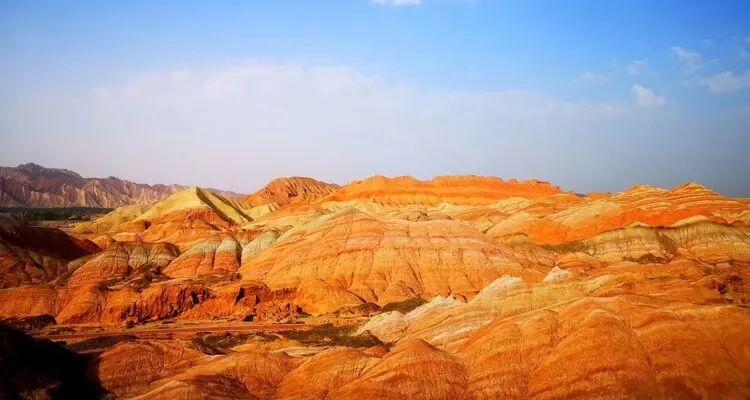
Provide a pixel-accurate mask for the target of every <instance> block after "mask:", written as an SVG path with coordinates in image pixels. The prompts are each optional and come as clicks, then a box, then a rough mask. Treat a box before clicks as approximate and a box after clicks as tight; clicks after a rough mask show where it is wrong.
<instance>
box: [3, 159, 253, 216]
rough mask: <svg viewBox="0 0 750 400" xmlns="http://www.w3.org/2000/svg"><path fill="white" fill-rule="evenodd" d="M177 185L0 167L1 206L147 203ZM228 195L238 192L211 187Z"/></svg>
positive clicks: (34, 167) (27, 167) (177, 188)
mask: <svg viewBox="0 0 750 400" xmlns="http://www.w3.org/2000/svg"><path fill="white" fill-rule="evenodd" d="M184 188H185V187H184V186H180V185H146V184H142V183H134V182H130V181H125V180H122V179H118V178H115V177H113V176H110V177H109V178H83V177H81V176H80V175H78V174H77V173H75V172H73V171H69V170H67V169H55V168H44V167H42V166H40V165H37V164H23V165H19V166H18V167H0V206H2V207H100V208H116V207H122V206H125V205H130V204H149V203H153V202H155V201H159V200H162V199H164V198H166V197H167V196H169V195H171V194H173V193H176V192H178V191H180V190H183V189H184ZM213 191H214V192H216V193H218V194H220V195H225V196H230V197H235V198H236V197H241V196H242V195H239V194H236V193H232V192H223V191H218V190H213Z"/></svg>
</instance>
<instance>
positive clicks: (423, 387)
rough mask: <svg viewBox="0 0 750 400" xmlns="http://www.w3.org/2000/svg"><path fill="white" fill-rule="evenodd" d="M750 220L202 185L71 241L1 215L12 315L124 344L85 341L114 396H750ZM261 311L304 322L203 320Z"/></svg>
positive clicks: (596, 199) (444, 180)
mask: <svg viewBox="0 0 750 400" xmlns="http://www.w3.org/2000/svg"><path fill="white" fill-rule="evenodd" d="M334 190H335V191H334ZM749 225H750V202H749V201H748V199H738V198H731V197H726V196H723V195H721V194H719V193H716V192H714V191H711V190H709V189H707V188H705V187H703V186H701V185H699V184H695V183H690V184H686V185H681V186H677V187H674V188H672V189H662V188H657V187H652V186H643V185H641V186H635V187H633V188H631V189H629V190H627V191H624V192H622V193H616V194H599V195H596V194H595V195H588V196H576V195H574V194H571V193H565V192H562V191H561V190H560V189H559V188H556V187H554V186H552V185H550V184H548V183H545V182H539V181H527V182H518V181H515V180H509V181H503V180H500V179H498V178H485V177H474V176H461V177H438V178H435V179H433V180H431V181H426V182H425V181H418V180H416V179H413V178H409V177H400V178H384V177H373V178H369V179H366V180H364V181H359V182H353V183H351V184H349V185H346V186H344V187H343V188H340V189H338V190H336V188H334V187H333V185H329V186H326V184H322V183H320V182H317V181H314V180H309V179H301V178H287V179H280V180H276V181H274V182H272V183H270V184H269V185H268V186H267V187H265V188H264V189H262V190H261V191H259V192H258V193H256V194H254V195H253V196H250V199H249V200H248V201H241V200H232V199H228V198H225V197H222V196H218V195H214V194H212V193H209V192H207V191H204V190H202V189H198V188H190V189H186V190H183V191H181V192H178V193H175V194H173V195H171V196H169V197H168V198H166V199H164V200H161V201H159V202H156V203H154V204H150V205H147V206H130V207H123V208H120V209H117V210H115V211H113V212H111V213H110V214H108V215H106V216H103V217H101V218H99V219H97V220H95V221H91V222H84V223H81V224H80V225H78V226H77V227H76V228H74V229H72V230H71V231H69V232H68V233H65V232H62V231H56V230H55V231H52V230H49V228H33V229H30V228H27V227H23V228H22V229H23V230H17V229H21V228H18V224H17V223H14V220H13V219H12V218H8V217H3V216H2V215H0V227H2V229H5V230H6V232H5V233H3V232H0V320H11V321H14V322H16V323H18V322H19V321H20V322H24V323H25V322H28V323H29V324H31V323H32V322H33V321H38V320H39V319H41V320H51V321H54V323H56V324H58V325H57V326H54V327H50V328H49V329H48V330H47V331H46V332H47V333H50V332H54V331H56V330H60V331H63V330H72V331H76V330H80V332H84V331H85V332H93V333H87V335H96V334H97V333H95V332H96V331H95V330H94V329H92V328H95V329H98V328H101V329H103V330H106V331H108V332H109V333H110V334H118V337H109V338H103V337H95V338H92V339H85V340H81V341H77V342H72V341H73V340H75V339H73V340H71V343H70V345H71V348H72V349H73V348H76V349H80V351H85V352H87V353H89V354H91V356H92V365H91V371H90V373H91V374H92V376H95V377H96V378H97V379H98V382H100V383H101V385H102V388H103V389H104V390H106V391H108V392H109V394H108V395H109V396H112V397H113V398H139V399H163V398H232V399H255V398H260V399H323V398H325V399H368V400H369V399H406V398H408V399H494V398H510V399H535V400H536V399H570V398H618V399H620V398H622V399H630V398H632V399H643V398H649V399H660V398H679V399H682V398H689V399H713V398H722V399H748V398H750V352H748V351H747V349H748V348H750V311H748V308H747V307H748V305H749V304H750V291H749V290H748V289H750V285H748V284H747V283H748V282H750V226H749ZM68 235H76V236H70V237H69V236H68ZM86 239H90V240H91V242H89V241H87V240H86ZM92 242H93V243H96V245H97V246H98V248H97V246H94V245H93V244H92ZM92 253H93V254H92ZM72 258H75V259H72ZM257 322H261V323H262V324H264V323H272V322H299V323H300V324H295V326H297V327H299V328H300V330H299V331H286V332H284V331H278V332H274V333H273V334H267V333H263V332H260V333H259V334H245V333H240V332H235V333H234V334H232V333H231V332H226V333H224V332H222V333H216V334H209V332H205V333H201V332H199V331H202V330H203V329H206V328H207V327H209V326H211V325H216V324H218V325H219V326H218V327H217V329H222V330H223V329H225V328H226V329H227V331H230V330H231V329H229V326H235V327H240V326H241V327H253V325H254V326H255V327H258V326H262V324H257ZM327 322H329V323H330V324H327V325H326V324H325V323H327ZM133 324H143V325H144V326H143V327H135V328H130V326H131V325H133ZM224 324H226V325H224ZM123 326H124V327H125V328H123ZM277 326H278V325H277ZM178 328H179V329H188V328H189V329H188V331H183V333H182V334H178V333H179V332H178V330H177V329H178ZM29 329H30V330H33V329H34V328H29ZM42 329H43V328H42ZM122 329H124V332H121V331H120V330H122ZM284 329H288V327H284ZM192 330H194V331H193V332H192V333H190V331H192ZM144 331H145V332H149V331H150V332H151V333H149V334H147V335H146V334H144V333H143V332H144ZM154 331H159V332H163V334H154ZM138 332H141V333H140V334H139V333H138ZM123 333H125V334H123ZM131 334H132V335H140V336H139V337H138V338H137V339H136V338H134V337H133V336H131ZM58 339H62V338H60V337H58ZM110 339H111V340H110ZM66 340H67V339H66ZM35 388H36V387H35ZM0 397H2V396H1V395H0Z"/></svg>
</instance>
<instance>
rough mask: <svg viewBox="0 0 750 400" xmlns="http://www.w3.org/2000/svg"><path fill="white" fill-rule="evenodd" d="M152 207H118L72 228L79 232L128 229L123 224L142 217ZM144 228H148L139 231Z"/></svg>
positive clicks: (94, 232)
mask: <svg viewBox="0 0 750 400" xmlns="http://www.w3.org/2000/svg"><path fill="white" fill-rule="evenodd" d="M151 207H152V205H151V204H133V205H128V206H122V207H118V208H117V209H115V210H113V211H112V212H110V213H109V214H107V215H105V216H103V217H101V218H97V219H96V220H94V221H88V222H82V223H80V224H78V225H76V226H75V227H74V228H73V229H72V232H74V233H77V234H103V233H107V232H109V231H111V230H113V229H115V228H119V230H120V231H123V230H128V228H127V227H123V224H126V223H128V222H131V221H133V220H135V219H136V218H138V217H140V216H141V215H142V214H143V213H145V212H146V211H148V210H149V209H150V208H151ZM131 229H132V228H131ZM136 230H137V229H136ZM144 230H146V227H145V226H144V227H143V229H140V230H138V232H142V231H144Z"/></svg>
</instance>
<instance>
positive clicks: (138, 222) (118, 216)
mask: <svg viewBox="0 0 750 400" xmlns="http://www.w3.org/2000/svg"><path fill="white" fill-rule="evenodd" d="M276 207H277V206H276V205H275V204H266V205H262V206H258V207H253V206H251V205H250V204H249V203H246V202H243V201H239V200H234V199H232V198H228V197H224V196H220V195H217V194H214V193H212V192H210V191H208V190H204V189H200V188H196V187H191V188H188V189H184V190H182V191H180V192H177V193H175V194H173V195H171V196H170V197H168V198H166V199H164V200H163V201H160V202H157V203H155V204H153V205H151V206H148V207H143V208H136V207H129V208H122V209H118V210H115V211H113V212H112V213H110V214H108V215H106V216H105V217H103V218H102V219H101V220H99V221H94V222H91V223H84V224H80V225H78V226H76V227H75V228H74V231H75V232H76V233H79V234H85V235H88V236H91V237H92V238H96V240H97V241H100V242H102V243H107V242H109V241H122V240H128V241H144V242H168V243H172V244H175V245H177V246H178V247H179V248H180V249H181V250H186V249H188V248H190V247H191V246H192V245H194V244H196V243H197V242H199V241H201V240H203V239H206V238H209V237H212V236H216V235H218V234H220V233H222V232H233V233H238V234H239V233H241V229H240V227H241V226H243V225H247V224H249V223H251V222H252V221H254V219H256V218H260V217H261V216H263V215H265V214H268V213H270V212H271V211H273V210H275V209H276ZM95 234H98V235H100V236H94V235H95Z"/></svg>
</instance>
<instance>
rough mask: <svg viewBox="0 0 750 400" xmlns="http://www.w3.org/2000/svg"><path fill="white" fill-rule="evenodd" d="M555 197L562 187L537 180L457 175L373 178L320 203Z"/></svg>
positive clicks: (462, 202)
mask: <svg viewBox="0 0 750 400" xmlns="http://www.w3.org/2000/svg"><path fill="white" fill-rule="evenodd" d="M556 194H564V193H563V191H562V190H560V188H559V187H557V186H552V185H551V184H550V183H549V182H543V181H538V180H529V181H523V182H519V181H517V180H515V179H511V180H508V181H504V180H502V179H500V178H494V177H484V176H475V175H455V176H438V177H435V178H433V179H432V180H429V181H420V180H417V179H414V178H412V177H410V176H399V177H396V178H388V177H384V176H373V177H370V178H367V179H365V180H363V181H354V182H351V183H349V184H348V185H346V186H344V187H342V188H341V190H338V191H336V192H335V193H333V194H331V195H330V196H328V197H326V198H324V199H322V200H320V201H321V202H326V201H341V202H344V201H350V200H361V201H371V202H374V203H379V204H386V205H406V204H425V205H427V204H433V205H434V204H440V203H451V204H457V205H487V204H492V203H495V202H497V201H498V200H502V199H507V198H509V197H524V198H539V197H547V196H552V195H556ZM565 195H566V196H570V197H576V196H575V195H572V194H565Z"/></svg>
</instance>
